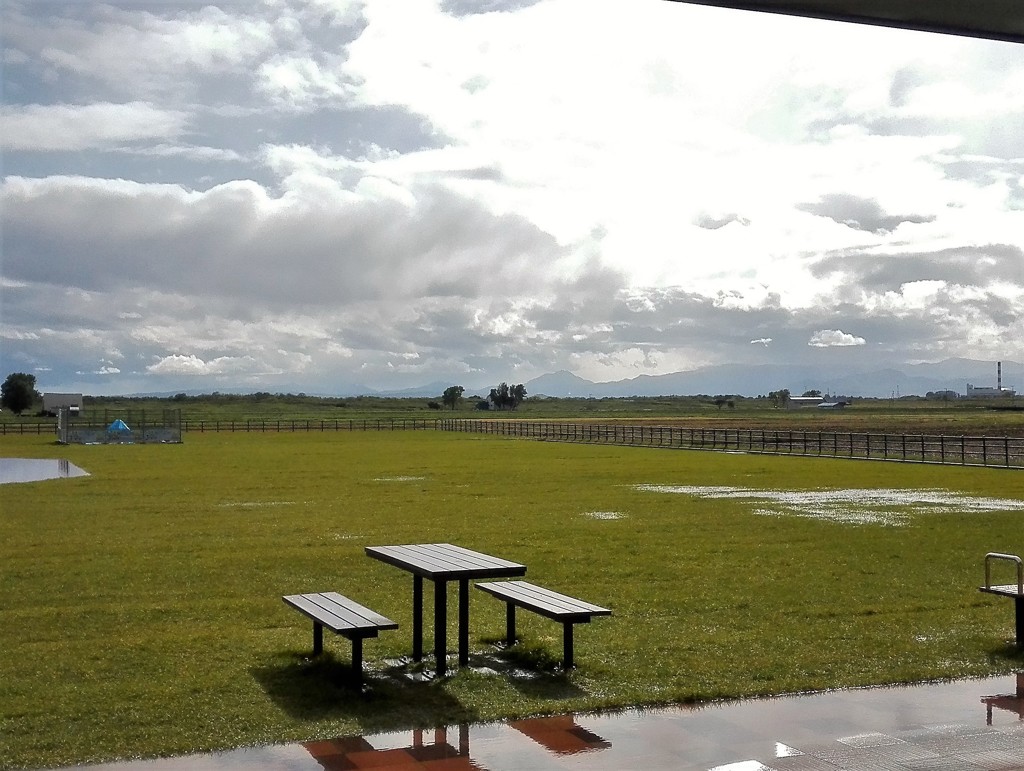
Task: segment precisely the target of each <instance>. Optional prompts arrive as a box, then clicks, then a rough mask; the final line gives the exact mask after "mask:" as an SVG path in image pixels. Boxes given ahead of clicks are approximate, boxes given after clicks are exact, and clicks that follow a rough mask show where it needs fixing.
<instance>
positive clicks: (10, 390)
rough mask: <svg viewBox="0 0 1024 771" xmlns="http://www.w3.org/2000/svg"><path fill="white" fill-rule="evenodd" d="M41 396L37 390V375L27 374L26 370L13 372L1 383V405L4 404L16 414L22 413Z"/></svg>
mask: <svg viewBox="0 0 1024 771" xmlns="http://www.w3.org/2000/svg"><path fill="white" fill-rule="evenodd" d="M38 398H39V393H38V392H37V391H36V376H35V375H26V374H25V373H24V372H12V373H11V374H10V375H8V376H7V379H6V380H5V381H4V382H3V385H0V405H3V406H4V407H6V408H7V409H9V410H10V411H11V412H13V413H14V414H15V415H20V414H21V413H23V412H24V411H25V410H27V409H28V408H29V407H31V406H32V402H34V401H35V400H36V399H38Z"/></svg>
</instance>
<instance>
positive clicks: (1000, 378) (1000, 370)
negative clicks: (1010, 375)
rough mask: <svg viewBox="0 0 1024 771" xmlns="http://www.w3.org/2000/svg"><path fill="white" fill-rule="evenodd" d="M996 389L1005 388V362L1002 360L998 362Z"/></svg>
mask: <svg viewBox="0 0 1024 771" xmlns="http://www.w3.org/2000/svg"><path fill="white" fill-rule="evenodd" d="M996 390H997V391H1002V390H1003V363H1002V362H1001V361H997V362H996Z"/></svg>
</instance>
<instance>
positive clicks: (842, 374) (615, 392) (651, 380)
mask: <svg viewBox="0 0 1024 771" xmlns="http://www.w3.org/2000/svg"><path fill="white" fill-rule="evenodd" d="M1022 373H1024V364H1021V363H1020V362H1016V361H1003V362H1002V380H1001V381H998V380H997V377H998V376H997V363H996V362H995V361H978V360H975V359H946V360H944V361H939V362H933V363H925V364H908V365H903V366H891V367H879V368H877V369H861V370H856V369H850V368H846V369H838V368H835V369H829V368H823V367H812V366H804V365H794V364H760V365H750V364H719V365H713V366H707V367H699V368H697V369H692V370H686V371H684V372H671V373H667V374H664V375H639V376H638V377H634V378H627V379H623V380H613V381H607V382H594V381H592V380H587V379H585V378H582V377H579V376H578V375H574V374H572V373H571V372H566V371H565V370H561V371H559V372H551V373H548V374H546V375H541V376H540V377H535V378H533V379H532V380H528V381H526V382H524V383H523V385H524V386H525V387H526V393H527V395H528V396H529V397H539V396H549V397H581V398H589V397H592V398H595V399H601V398H626V397H631V396H696V395H708V396H760V395H767V394H768V393H770V392H771V391H779V390H781V389H783V388H786V389H789V392H790V393H791V394H793V395H795V396H799V395H800V394H803V393H804V392H806V391H810V390H816V391H821V392H822V393H823V394H827V395H831V396H836V397H838V396H845V397H850V398H857V397H863V398H875V399H887V398H892V397H897V398H898V397H900V396H915V395H916V396H924V395H925V394H927V393H929V392H938V391H953V392H956V393H958V394H960V395H964V394H966V392H967V384H968V383H970V384H971V385H973V386H976V387H989V388H994V387H996V385H997V384H1001V385H1002V386H1003V387H1004V388H1015V389H1020V388H1024V377H1022ZM507 382H508V383H509V385H514V383H513V382H512V380H511V379H508V381H507ZM451 385H463V386H464V387H465V396H466V397H467V398H469V397H471V396H478V397H480V398H486V397H487V395H488V394H489V393H490V392H491V389H492V388H495V387H496V386H497V385H498V383H476V384H472V383H466V382H458V381H455V380H450V381H434V382H431V383H425V384H423V385H420V386H416V387H413V388H403V389H393V390H384V389H376V388H371V387H369V386H366V385H364V384H357V383H339V384H338V385H337V388H336V389H332V392H331V393H310V394H309V395H310V396H323V397H346V398H347V397H354V396H382V397H394V398H425V399H440V397H441V394H442V393H444V390H445V389H446V388H448V387H449V386H451ZM219 390H220V392H221V393H235V394H244V393H251V389H250V390H245V389H241V388H221V389H219ZM275 390H276V392H277V393H286V392H287V393H304V392H306V391H304V389H303V388H301V387H297V388H293V389H289V390H287V391H285V390H282V389H280V388H278V389H275ZM174 393H176V392H166V393H164V392H161V393H148V394H134V395H135V396H158V397H169V396H173V395H174ZM184 393H187V394H188V395H190V396H199V395H202V394H207V393H210V391H201V390H193V391H185V392H184Z"/></svg>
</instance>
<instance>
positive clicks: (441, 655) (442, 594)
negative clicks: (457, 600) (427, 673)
mask: <svg viewBox="0 0 1024 771" xmlns="http://www.w3.org/2000/svg"><path fill="white" fill-rule="evenodd" d="M447 632H448V582H447V581H444V580H437V581H434V658H435V659H436V660H437V676H438V677H444V674H445V670H446V669H447V667H446V662H445V658H446V656H447V655H448V640H447Z"/></svg>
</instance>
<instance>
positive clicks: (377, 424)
mask: <svg viewBox="0 0 1024 771" xmlns="http://www.w3.org/2000/svg"><path fill="white" fill-rule="evenodd" d="M417 430H421V431H430V430H438V431H451V432H461V433H476V434H492V435H498V436H506V437H517V438H525V439H537V440H542V441H556V442H575V443H585V444H612V445H623V446H632V447H662V448H666V449H678V450H717V451H721V452H745V453H755V454H769V455H800V456H812V457H827V458H850V459H860V460H888V461H901V462H907V463H935V464H945V465H957V466H985V467H998V468H1013V469H1024V438H1020V437H1007V436H978V437H970V436H941V435H928V434H869V433H843V432H829V431H816V432H815V431H788V430H785V431H776V430H769V429H742V428H739V429H737V428H686V427H681V426H657V425H629V424H622V423H571V422H557V421H545V422H539V421H531V420H495V419H485V420H480V419H458V418H456V419H444V418H431V419H427V418H383V419H376V420H374V419H365V420H316V419H302V418H298V419H288V418H285V419H278V420H265V419H244V420H182V421H181V431H182V432H194V433H221V432H231V433H278V432H280V433H291V432H309V433H312V432H327V431H417ZM54 432H55V426H54V424H53V423H52V422H22V421H19V422H14V423H0V436H6V435H17V434H40V435H41V434H53V433H54Z"/></svg>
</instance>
